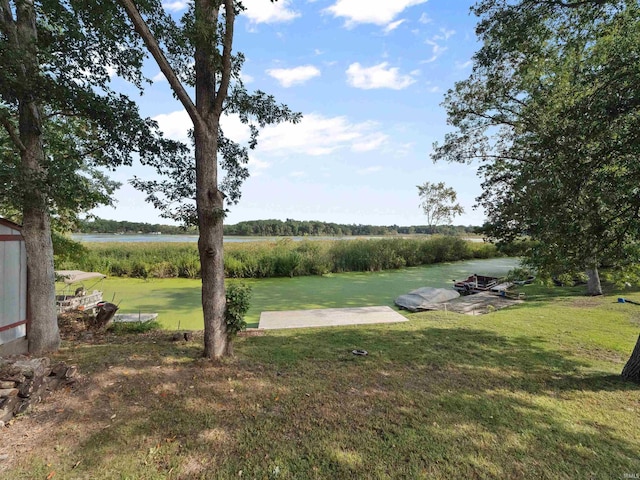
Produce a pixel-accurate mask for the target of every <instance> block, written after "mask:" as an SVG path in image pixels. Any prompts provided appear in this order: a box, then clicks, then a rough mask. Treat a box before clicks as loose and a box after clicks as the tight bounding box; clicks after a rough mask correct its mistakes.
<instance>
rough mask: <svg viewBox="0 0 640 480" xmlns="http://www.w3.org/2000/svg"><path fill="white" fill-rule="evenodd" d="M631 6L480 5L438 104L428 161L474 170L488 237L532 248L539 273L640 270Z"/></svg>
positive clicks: (592, 280)
mask: <svg viewBox="0 0 640 480" xmlns="http://www.w3.org/2000/svg"><path fill="white" fill-rule="evenodd" d="M639 8H640V7H639V6H638V4H637V2H636V1H627V0H620V1H584V2H582V1H581V2H559V1H551V0H549V1H540V2H538V1H536V2H534V1H532V0H520V1H518V2H510V1H504V0H483V1H481V2H479V3H478V4H476V6H475V7H474V8H473V11H474V12H475V13H476V14H477V15H479V16H480V22H479V24H478V27H477V33H478V35H479V37H480V39H481V40H482V42H483V47H482V48H481V49H480V50H479V51H478V52H477V53H476V55H475V56H474V68H473V73H472V74H471V76H470V77H469V78H468V79H467V80H464V81H462V82H459V83H457V84H456V86H455V88H454V89H453V90H450V91H449V92H448V94H447V96H446V98H445V103H444V105H445V108H446V109H447V111H448V119H449V123H450V124H451V125H453V126H454V127H455V128H456V130H455V131H454V132H453V133H451V134H448V135H447V136H446V137H445V141H444V143H443V144H442V145H436V149H435V153H434V159H436V160H439V159H445V160H450V161H457V162H470V161H473V160H476V159H479V160H480V161H481V162H482V166H481V170H480V171H481V174H482V175H483V176H484V183H483V194H482V196H481V197H480V198H479V203H480V204H481V205H483V206H484V207H485V209H486V212H487V215H488V218H489V223H488V225H487V232H488V234H489V235H490V236H491V237H493V238H495V239H497V240H500V241H510V240H512V239H514V238H517V237H520V236H529V237H531V238H532V239H533V240H536V241H537V242H536V244H535V245H536V246H535V247H534V248H533V249H532V250H531V252H530V253H529V255H528V261H529V263H531V264H532V265H533V266H535V267H537V268H538V269H539V270H540V271H546V272H549V273H555V272H558V271H563V270H564V271H572V270H573V271H575V270H583V271H586V272H587V274H588V276H589V283H588V293H590V294H600V293H601V292H602V290H601V287H600V279H599V273H598V269H599V268H600V267H601V266H602V265H607V266H610V267H620V268H624V267H625V266H627V265H628V264H630V263H633V262H637V261H638V260H640V249H639V248H638V245H639V244H638V240H640V221H639V220H640V196H638V195H637V192H638V190H637V185H638V182H639V181H640V165H639V164H638V162H637V158H638V154H639V153H640V142H638V140H639V138H638V136H639V135H640V128H638V127H640V125H639V123H640V88H639V87H638V86H639V85H640V62H639V61H638V58H640V22H639V19H640V11H639Z"/></svg>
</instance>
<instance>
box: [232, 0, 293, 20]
mask: <svg viewBox="0 0 640 480" xmlns="http://www.w3.org/2000/svg"><path fill="white" fill-rule="evenodd" d="M242 4H243V5H244V6H245V8H246V10H245V11H244V12H242V15H243V16H247V17H248V18H249V20H250V21H251V23H280V22H290V21H291V20H293V19H294V18H297V17H299V16H300V13H299V12H296V11H294V10H292V9H291V8H290V4H291V0H280V1H278V2H276V3H271V2H270V1H268V0H244V1H243V2H242Z"/></svg>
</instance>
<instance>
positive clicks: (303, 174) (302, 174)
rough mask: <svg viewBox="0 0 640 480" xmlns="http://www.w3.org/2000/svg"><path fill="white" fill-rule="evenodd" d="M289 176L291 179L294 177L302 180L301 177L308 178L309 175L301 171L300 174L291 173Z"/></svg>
mask: <svg viewBox="0 0 640 480" xmlns="http://www.w3.org/2000/svg"><path fill="white" fill-rule="evenodd" d="M289 176H290V177H294V178H300V177H306V176H307V174H306V172H300V171H298V172H291V173H290V174H289Z"/></svg>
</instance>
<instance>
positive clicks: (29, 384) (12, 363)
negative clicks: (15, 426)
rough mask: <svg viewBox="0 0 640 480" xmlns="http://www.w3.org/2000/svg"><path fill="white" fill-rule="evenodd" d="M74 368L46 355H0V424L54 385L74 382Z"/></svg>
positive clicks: (33, 402)
mask: <svg viewBox="0 0 640 480" xmlns="http://www.w3.org/2000/svg"><path fill="white" fill-rule="evenodd" d="M76 373H77V368H76V367H75V366H67V365H65V364H64V363H57V364H55V365H53V366H52V365H51V362H50V360H49V359H48V358H28V357H22V356H20V357H12V358H6V359H2V358H0V426H4V424H5V423H6V422H8V421H9V420H11V419H12V418H13V417H14V415H17V414H19V413H22V412H25V411H27V410H28V409H29V407H31V405H34V404H36V403H38V402H40V401H41V400H42V399H43V398H44V397H46V395H47V394H49V393H50V392H52V391H54V390H55V389H57V388H60V387H63V386H65V385H70V384H72V383H74V382H75V378H74V377H75V375H76Z"/></svg>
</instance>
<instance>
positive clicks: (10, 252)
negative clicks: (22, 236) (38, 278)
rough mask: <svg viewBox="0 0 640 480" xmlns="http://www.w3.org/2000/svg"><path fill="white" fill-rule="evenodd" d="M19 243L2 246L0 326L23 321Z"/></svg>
mask: <svg viewBox="0 0 640 480" xmlns="http://www.w3.org/2000/svg"><path fill="white" fill-rule="evenodd" d="M20 250H21V249H20V243H15V242H9V243H6V242H5V244H4V262H3V263H4V268H3V271H2V277H1V278H2V286H0V291H1V292H2V295H1V296H0V298H2V304H3V307H2V318H0V325H9V324H11V323H15V322H19V321H20V320H24V318H20V303H21V302H20V263H21V261H20Z"/></svg>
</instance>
